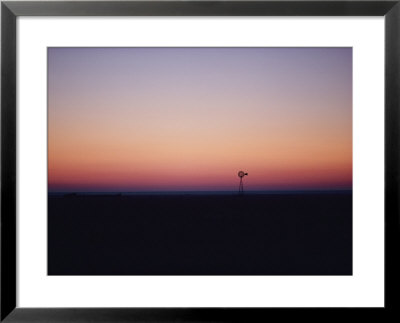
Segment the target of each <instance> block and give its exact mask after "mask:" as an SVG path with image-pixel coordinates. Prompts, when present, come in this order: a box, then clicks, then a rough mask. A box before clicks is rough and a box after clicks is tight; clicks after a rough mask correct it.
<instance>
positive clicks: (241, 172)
mask: <svg viewBox="0 0 400 323" xmlns="http://www.w3.org/2000/svg"><path fill="white" fill-rule="evenodd" d="M247 175H248V173H245V172H244V171H242V170H241V171H239V172H238V176H239V178H240V183H239V194H243V192H244V189H243V177H245V176H247Z"/></svg>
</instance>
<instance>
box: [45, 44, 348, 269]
mask: <svg viewBox="0 0 400 323" xmlns="http://www.w3.org/2000/svg"><path fill="white" fill-rule="evenodd" d="M352 64H353V63H352V48H351V47H285V48H278V47H123V48H122V47H104V48H103V47H102V48H100V47H49V48H48V49H47V67H48V83H47V84H48V111H47V113H48V268H47V269H48V275H352V272H353V268H352V261H353V257H352V241H353V239H352V236H353V235H352V229H353V227H352V182H353V180H352Z"/></svg>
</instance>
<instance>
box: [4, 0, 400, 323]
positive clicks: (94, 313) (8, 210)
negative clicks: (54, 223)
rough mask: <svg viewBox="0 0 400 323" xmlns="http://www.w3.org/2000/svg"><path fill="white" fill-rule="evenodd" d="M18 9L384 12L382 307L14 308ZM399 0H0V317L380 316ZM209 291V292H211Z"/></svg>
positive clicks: (394, 189) (393, 172)
mask: <svg viewBox="0 0 400 323" xmlns="http://www.w3.org/2000/svg"><path fill="white" fill-rule="evenodd" d="M18 16H384V18H385V306H384V308H375V309H371V308H364V309H362V308H358V309H356V308H353V309H348V308H347V309H343V308H342V309H337V308H336V309H335V308H324V309H321V308H318V309H317V308H280V309H278V308H275V309H273V308H246V309H244V308H129V309H128V308H124V309H122V308H113V309H111V308H96V309H95V308H79V309H78V308H51V309H50V308H18V307H16V300H17V285H16V270H17V267H16V266H17V265H16V185H17V183H16V162H17V156H16V130H17V129H16V81H17V79H16V40H17V39H16V37H17V30H16V19H17V17H18ZM399 90H400V0H394V1H390V0H389V1H388V0H379V1H373V0H372V1H368V0H364V1H332V0H315V1H273V0H272V1H269V0H262V1H66V2H64V1H62V2H60V1H45V2H37V1H26V2H25V1H2V3H1V280H0V283H1V294H0V296H1V301H0V314H1V315H0V320H1V321H4V322H33V321H35V322H93V321H99V322H139V321H140V322H143V321H145V322H161V321H180V322H181V321H196V322H203V321H214V322H215V321H218V322H220V321H242V322H245V321H246V322H252V321H261V320H264V319H265V320H266V319H268V318H269V317H270V315H271V314H272V313H274V314H279V315H296V317H297V318H298V315H301V316H304V317H307V319H310V318H312V317H313V316H315V318H318V317H320V318H321V316H320V315H327V316H331V317H332V316H333V317H335V316H336V317H337V318H339V315H340V317H341V318H342V315H343V314H350V312H353V311H357V313H358V314H359V315H363V316H364V315H365V316H367V315H368V317H369V318H376V319H378V318H379V319H381V318H382V316H386V315H387V314H390V315H393V314H394V312H397V308H398V306H399V305H400V302H399V287H400V286H399V273H400V266H399V264H398V262H399V260H400V259H399V258H400V257H399V255H400V252H399V251H400V248H399V246H400V239H399V237H400V235H399V231H400V230H399V229H400V218H399V178H400V172H399V170H400V169H399V161H400V160H399V159H400V158H399V157H400V156H399V154H400V150H399V128H400V123H399V118H400V113H399V109H400V92H399ZM210 292H211V291H210Z"/></svg>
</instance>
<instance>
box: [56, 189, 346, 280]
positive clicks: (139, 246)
mask: <svg viewBox="0 0 400 323" xmlns="http://www.w3.org/2000/svg"><path fill="white" fill-rule="evenodd" d="M48 206H49V208H48V274H49V275H351V274H352V194H351V193H335V194H330V193H329V194H328V193H324V194H282V195H278V194H277V195H266V194H265V195H245V196H235V195H232V196H229V195H208V196H207V195H199V196H196V195H164V196H155V195H147V196H79V195H78V196H69V197H67V196H66V197H54V196H49V201H48Z"/></svg>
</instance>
